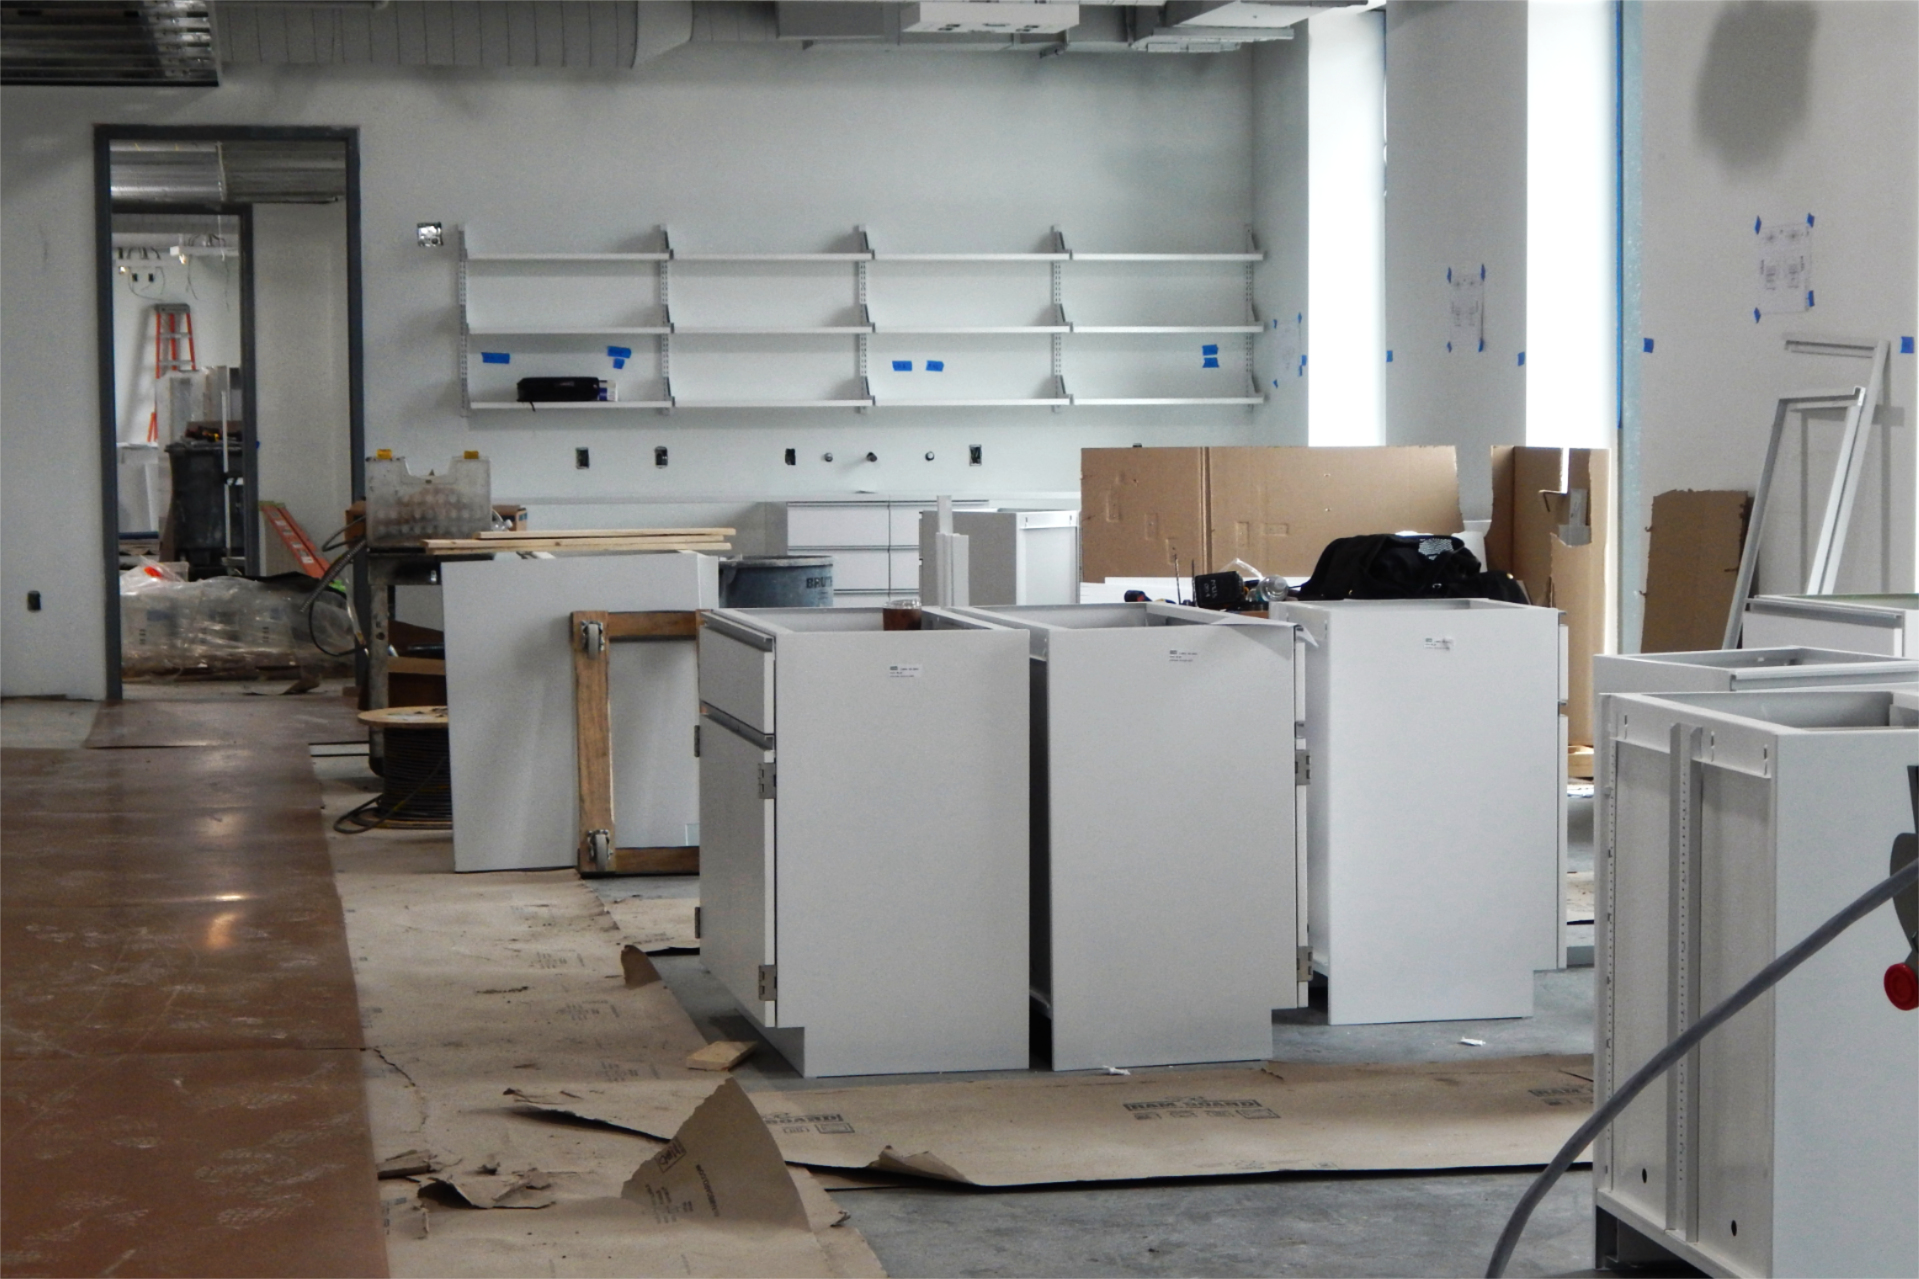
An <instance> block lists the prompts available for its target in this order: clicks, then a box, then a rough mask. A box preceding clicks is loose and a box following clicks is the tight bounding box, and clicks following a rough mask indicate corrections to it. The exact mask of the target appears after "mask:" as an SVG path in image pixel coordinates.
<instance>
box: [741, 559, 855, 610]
mask: <svg viewBox="0 0 1919 1279" xmlns="http://www.w3.org/2000/svg"><path fill="white" fill-rule="evenodd" d="M832 606H833V557H832V556H830V555H743V556H741V557H740V558H739V559H735V560H721V561H720V607H721V608H831V607H832Z"/></svg>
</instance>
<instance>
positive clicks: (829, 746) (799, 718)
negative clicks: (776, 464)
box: [700, 608, 1030, 1077]
mask: <svg viewBox="0 0 1919 1279" xmlns="http://www.w3.org/2000/svg"><path fill="white" fill-rule="evenodd" d="M883 619H884V610H881V609H868V608H834V609H806V608H798V609H719V610H716V611H714V612H712V613H709V614H708V615H707V619H706V625H705V626H704V627H702V628H701V632H700V698H701V700H702V702H704V703H705V710H704V714H705V720H704V723H703V724H702V726H701V730H700V811H701V824H700V830H701V848H700V881H701V884H700V892H701V932H702V949H703V954H704V958H705V962H706V966H707V967H708V969H710V970H711V971H712V973H713V975H714V976H715V977H717V978H719V980H720V982H721V983H722V984H723V985H724V986H725V987H726V988H727V990H728V992H729V993H731V995H732V996H733V998H734V999H735V1000H737V1001H738V1002H739V1005H740V1007H741V1008H742V1009H744V1010H745V1012H746V1014H747V1015H748V1016H749V1017H750V1018H752V1020H753V1021H754V1023H755V1024H756V1025H758V1026H759V1027H760V1028H761V1029H762V1030H764V1031H765V1033H766V1036H767V1038H768V1039H769V1040H770V1041H771V1042H772V1043H773V1044H774V1045H775V1046H776V1047H777V1048H778V1049H779V1050H780V1052H781V1053H783V1054H784V1055H785V1056H786V1057H787V1058H788V1060H790V1061H791V1062H792V1063H793V1064H794V1066H795V1067H796V1068H797V1069H799V1071H800V1072H801V1073H802V1074H805V1075H807V1076H809V1077H813V1076H820V1075H856V1074H877V1073H892V1072H907V1071H945V1070H1010V1069H1023V1068H1024V1067H1025V1066H1026V1065H1027V1063H1028V1061H1029V1059H1030V1053H1029V1032H1028V1025H1027V922H1026V921H1027V786H1028V780H1027V674H1026V662H1027V658H1026V636H1025V634H1024V633H1022V632H1019V631H1012V630H1003V629H991V630H947V631H927V630H915V631H892V630H885V629H883V626H884V620H883Z"/></svg>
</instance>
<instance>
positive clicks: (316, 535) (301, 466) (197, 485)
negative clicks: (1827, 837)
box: [94, 125, 365, 698]
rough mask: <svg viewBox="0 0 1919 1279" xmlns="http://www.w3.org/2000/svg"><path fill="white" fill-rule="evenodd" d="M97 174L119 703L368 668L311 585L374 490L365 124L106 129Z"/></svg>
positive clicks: (103, 406) (97, 136) (113, 647)
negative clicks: (364, 283) (143, 693)
mask: <svg viewBox="0 0 1919 1279" xmlns="http://www.w3.org/2000/svg"><path fill="white" fill-rule="evenodd" d="M94 172H95V187H96V192H95V239H96V246H97V251H96V257H97V269H98V288H99V330H98V332H99V351H100V357H99V360H100V362H99V395H100V441H101V464H102V476H103V484H102V498H103V500H102V511H101V519H102V532H103V534H104V537H103V543H104V546H105V556H104V563H103V569H104V573H105V591H104V597H105V599H104V603H105V610H106V619H105V620H106V634H107V655H106V662H107V670H106V684H107V695H108V696H109V697H110V698H119V697H121V696H122V695H123V693H124V681H125V680H127V679H130V678H147V677H156V676H160V677H182V676H185V677H222V676H224V677H228V678H234V677H241V678H250V679H253V678H259V677H261V676H262V675H271V674H274V673H276V672H279V671H282V670H291V671H297V672H298V673H299V675H300V677H301V678H302V679H306V678H308V677H310V676H311V674H312V673H313V672H314V671H315V670H316V669H319V668H321V667H325V666H326V665H328V664H329V663H332V664H334V665H337V664H338V663H339V662H341V661H350V655H351V650H352V645H351V642H350V640H351V629H350V627H348V626H346V624H345V623H344V622H343V621H341V620H339V619H343V618H344V617H345V616H346V613H345V608H344V601H343V600H336V599H334V598H333V597H332V596H327V597H326V598H325V600H324V601H323V602H324V604H325V605H327V606H328V607H326V608H323V609H319V610H316V609H315V608H314V607H313V601H311V600H309V599H308V598H307V596H308V595H310V594H311V591H310V590H308V589H306V588H310V587H311V586H312V584H313V578H312V577H311V576H310V574H312V573H313V571H314V570H313V559H314V555H313V554H312V551H313V550H315V549H317V548H319V547H321V546H323V545H324V543H325V542H326V540H327V538H328V535H329V534H331V533H333V532H334V531H335V530H336V529H337V528H338V527H339V526H340V524H341V522H342V518H343V516H342V512H343V511H344V510H345V508H346V507H347V505H348V504H350V503H351V502H353V501H355V500H357V499H359V498H360V497H362V496H363V495H364V489H365V482H364V476H365V465H364V461H363V457H364V453H365V448H364V441H365V404H364V398H365V397H364V384H365V377H364V348H363V342H362V337H361V332H362V331H361V273H360V190H359V152H358V131H357V130H354V129H331V128H253V127H232V128H225V127H217V126H216V127H177V128H176V127H167V126H134V125H100V126H97V127H96V129H95V131H94ZM303 541H304V543H305V545H304V547H303ZM336 615H337V617H336ZM329 637H331V638H329ZM342 639H344V640H345V641H346V642H344V643H343V642H342Z"/></svg>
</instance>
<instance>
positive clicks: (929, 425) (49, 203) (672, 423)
mask: <svg viewBox="0 0 1919 1279" xmlns="http://www.w3.org/2000/svg"><path fill="white" fill-rule="evenodd" d="M1250 74H1251V58H1250V57H1248V56H1238V55H1236V56H1225V57H1143V56H1142V57H1121V56H1110V57H1093V56H1068V57H1061V58H1047V59H1044V60H1041V59H1037V58H1023V57H1022V58H1014V57H943V56H911V55H901V54H887V53H873V54H866V53H851V52H834V53H831V54H818V53H816V54H808V53H805V52H802V51H801V50H798V49H794V48H790V47H763V46H754V47H745V46H731V47H721V46H697V45H695V46H687V47H684V48H681V49H678V50H675V51H674V52H672V53H670V54H667V55H665V56H663V57H661V58H659V59H657V60H655V61H653V62H650V63H647V64H645V65H644V66H642V67H640V68H639V69H637V70H635V71H632V72H620V73H608V74H582V73H579V72H551V71H535V70H527V71H469V70H466V69H453V68H436V69H434V70H433V71H432V72H431V73H430V74H426V73H421V72H418V71H412V70H405V69H397V68H390V69H379V68H344V67H329V68H323V69H321V68H303V67H240V66H232V67H228V68H226V69H225V71H224V73H223V75H224V81H225V82H224V84H223V86H222V87H221V88H220V89H218V90H216V91H212V92H206V91H198V90H172V89H142V90H108V89H74V90H51V89H9V90H6V91H5V93H4V95H0V161H3V162H4V170H3V171H0V173H3V176H4V182H0V257H3V258H4V270H5V277H4V279H5V291H6V294H7V297H8V299H9V302H10V305H8V306H7V307H6V308H5V311H4V314H3V315H0V351H3V353H4V358H5V362H6V368H7V374H8V376H7V377H6V379H5V389H4V398H3V399H0V409H3V410H4V415H5V419H6V429H5V431H4V432H3V433H0V448H4V480H3V482H4V501H3V502H0V509H3V510H4V515H0V521H4V523H3V525H0V527H4V532H5V537H4V543H0V557H3V558H0V567H3V574H4V579H5V586H4V593H3V595H0V598H3V599H4V607H0V640H3V642H4V649H3V650H0V687H4V689H5V691H6V692H8V693H61V692H66V693H73V694H77V695H97V694H98V693H99V692H100V691H101V688H102V683H101V674H100V663H101V657H100V654H101V642H102V641H101V629H100V609H99V592H100V587H99V585H98V580H97V579H98V574H99V569H98V567H97V565H98V564H99V543H98V538H99V534H98V532H97V528H96V526H97V524H98V500H99V499H98V483H99V480H98V476H97V474H96V471H97V462H96V461H95V457H96V452H97V447H98V446H97V441H96V427H95V421H96V417H95V414H96V408H95V403H94V399H95V395H94V390H93V387H94V354H93V346H94V341H93V311H94V302H93V275H92V261H91V259H92V241H91V235H92V231H91V217H92V154H91V147H90V126H91V125H92V123H94V122H96V121H121V122H141V123H153V124H165V123H180V124H187V123H235V124H239V123H244V124H252V125H263V124H325V125H336V126H357V127H358V128H359V129H360V130H361V155H362V183H363V190H364V193H365V209H364V225H363V235H364V248H365V279H366V306H365V319H366V351H367V434H368V439H367V444H368V447H369V448H370V449H371V448H379V447H389V448H393V449H394V450H395V451H396V452H398V453H402V454H405V455H407V456H408V457H409V459H411V460H412V461H413V462H414V463H415V464H416V465H418V466H422V467H424V466H429V465H441V464H443V463H444V461H445V460H446V459H448V458H450V457H451V456H453V455H454V454H456V453H458V452H460V451H461V450H463V449H467V448H478V449H480V450H481V451H483V452H484V453H485V454H486V455H487V456H488V457H489V458H490V459H492V461H493V474H494V485H495V493H496V496H497V497H498V498H500V499H501V500H508V499H518V500H525V501H528V502H529V505H532V506H534V507H536V508H537V509H538V510H539V511H540V512H541V514H542V516H543V517H547V518H546V521H545V522H547V523H548V524H549V526H557V525H558V524H560V522H561V520H562V518H564V516H565V515H573V516H577V517H579V519H580V520H581V521H584V522H590V523H594V524H605V523H612V522H634V521H639V520H643V519H646V518H648V512H647V507H646V506H645V505H644V504H646V503H655V502H668V503H685V502H693V503H696V504H699V505H701V506H704V507H707V508H715V509H731V510H735V511H747V510H749V509H750V504H751V503H753V502H755V501H759V500H763V499H782V500H783V499H785V498H789V497H800V496H810V497H818V496H829V495H835V494H852V493H856V492H860V491H863V490H868V489H871V490H877V491H894V492H913V493H931V492H935V491H950V492H953V493H956V494H960V495H980V496H994V497H1014V498H1017V497H1020V496H1021V495H1022V494H1032V493H1058V492H1061V491H1069V492H1070V491H1072V490H1076V489H1077V487H1078V473H1079V450H1080V448H1081V447H1082V446H1101V445H1126V444H1134V443H1143V444H1149V445H1152V444H1236V443H1249V442H1252V439H1253V435H1254V427H1253V416H1252V414H1250V413H1249V412H1247V411H1245V410H1241V409H1206V408H1197V409H1178V408H1171V409H1158V408H1114V409H1092V408H1087V409H1076V410H1073V411H1070V412H1066V413H1061V414H1053V413H1049V412H1047V411H1045V410H1031V409H1007V410H979V411H973V410H932V409H923V410H895V411H882V412H876V413H873V414H870V415H864V416H861V415H856V414H854V413H853V412H851V411H819V410H811V411H787V412H780V413H771V412H760V413H752V412H718V411H716V412H708V413H702V414H700V415H699V416H693V415H690V414H681V415H678V416H675V417H672V418H662V417H658V416H654V415H651V414H644V413H642V414H636V415H634V416H632V417H631V418H628V417H627V416H626V415H623V414H622V415H618V416H617V418H615V417H596V418H595V419H594V421H593V422H592V423H590V424H589V423H582V422H580V421H579V420H578V419H561V420H557V421H550V420H541V421H538V422H531V423H529V422H528V421H527V420H526V419H524V418H517V417H508V418H505V419H504V420H481V419H477V418H476V419H474V420H472V421H468V420H466V419H463V418H462V417H460V415H459V412H458V407H457V406H458V392H457V387H456V384H455V359H454V352H455V343H456V336H457V332H458V324H459V316H458V311H457V308H456V305H455V298H456V259H455V254H454V251H453V250H451V249H443V250H439V251H432V250H425V249H421V248H418V247H416V246H415V244H414V225H415V224H416V223H418V222H423V221H442V222H446V223H448V224H459V223H464V224H467V225H469V226H471V227H473V228H475V229H476V231H483V233H484V235H485V237H486V239H487V240H488V241H489V242H490V243H492V244H494V245H496V246H507V245H515V246H524V247H526V248H529V249H544V250H549V251H553V250H558V251H565V250H581V251H591V250H606V249H610V248H613V247H616V246H618V245H620V244H621V243H623V242H627V241H630V239H631V238H632V237H634V236H636V235H639V234H643V233H646V232H648V231H650V230H651V229H652V228H653V227H654V226H656V225H658V224H661V223H665V224H668V225H670V226H671V227H672V228H673V229H674V231H675V233H676V235H677V236H678V238H679V239H680V241H681V242H682V243H684V244H687V245H688V246H689V247H690V246H691V245H693V244H704V245H710V246H723V247H729V248H741V249H755V248H761V249H774V248H815V247H820V246H823V245H825V244H827V243H829V242H831V241H832V240H834V239H835V238H837V237H840V236H843V235H844V234H845V233H846V232H848V231H849V230H850V229H851V228H852V227H853V226H854V225H855V224H856V223H867V224H870V225H871V226H872V227H873V228H874V230H875V233H876V234H878V235H882V236H884V237H885V239H886V241H887V242H888V243H890V244H893V245H895V246H898V247H902V248H904V247H910V246H924V247H945V246H953V247H977V248H993V247H1011V248H1025V247H1028V246H1030V245H1032V244H1033V243H1035V241H1036V240H1037V239H1038V238H1039V237H1040V236H1043V235H1044V234H1045V232H1046V229H1047V228H1048V227H1049V226H1052V225H1054V224H1058V225H1061V226H1063V227H1064V228H1065V229H1066V230H1067V232H1068V234H1069V235H1070V236H1071V239H1072V242H1073V244H1074V245H1075V246H1077V247H1082V248H1087V249H1094V248H1104V247H1113V248H1152V247H1159V246H1163V245H1168V244H1171V245H1176V246H1179V247H1193V248H1199V247H1212V246H1235V247H1236V246H1237V245H1239V244H1240V243H1241V241H1242V238H1243V236H1244V227H1245V225H1246V223H1247V222H1248V221H1249V217H1250V211H1251V209H1252V204H1253V200H1252V194H1251V176H1250V165H1249V164H1248V157H1249V155H1250V154H1251V150H1252V142H1251V118H1250V114H1251V113H1250V102H1251V80H1250ZM15 298H32V299H34V305H33V306H32V307H26V306H22V305H19V304H18V303H14V302H13V301H12V300H13V299H15ZM550 416H553V417H557V415H550ZM656 444H666V445H668V446H669V447H670V448H671V465H670V466H669V467H668V468H666V469H665V470H660V469H657V468H655V467H654V466H653V465H652V450H653V447H654V446H655V445H656ZM969 444H980V445H983V446H984V449H985V463H984V465H982V466H980V467H977V468H975V467H969V466H968V465H967V461H966V446H967V445H969ZM577 445H587V446H590V447H591V448H592V450H593V467H592V469H591V470H590V471H576V470H575V469H574V467H573V449H574V447H575V446H577ZM789 447H792V448H796V449H798V451H799V456H800V458H801V459H802V460H803V462H802V465H800V466H796V467H792V468H788V467H786V466H785V465H784V464H783V462H782V454H783V452H784V450H785V449H786V448H789ZM869 449H870V450H871V451H874V452H876V453H878V454H879V455H880V457H881V461H880V462H879V463H877V464H865V463H858V464H856V463H854V462H852V461H850V460H849V459H851V458H853V457H857V456H860V455H863V454H864V453H865V452H867V451H868V450H869ZM828 451H831V452H833V453H834V455H835V456H836V457H837V458H839V459H841V460H840V461H839V462H837V463H835V464H833V465H827V464H825V463H823V462H820V461H818V460H817V459H818V458H819V457H820V455H821V454H823V453H825V452H828ZM928 451H931V452H933V453H934V455H935V461H933V462H927V461H924V460H923V455H924V454H925V453H926V452H928ZM588 502H591V503H595V505H585V504H584V503H588ZM667 509H672V508H667ZM616 517H617V518H616ZM566 522H567V523H574V521H573V520H571V519H568V520H566ZM576 526H582V525H576ZM329 527H330V526H329ZM28 589H40V590H42V591H43V592H45V594H46V611H44V612H41V613H38V614H31V615H29V614H27V613H26V612H25V611H24V603H23V598H24V593H25V591H26V590H28Z"/></svg>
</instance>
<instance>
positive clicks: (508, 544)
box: [421, 537, 733, 555]
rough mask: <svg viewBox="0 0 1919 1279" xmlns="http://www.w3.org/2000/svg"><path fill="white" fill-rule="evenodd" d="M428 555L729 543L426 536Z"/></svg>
mask: <svg viewBox="0 0 1919 1279" xmlns="http://www.w3.org/2000/svg"><path fill="white" fill-rule="evenodd" d="M421 547H422V549H424V550H425V552H426V553H427V554H429V555H471V554H476V553H477V554H495V553H498V552H501V551H508V552H511V551H730V550H732V549H733V546H732V543H730V542H713V541H706V540H696V539H687V540H684V541H675V540H670V539H667V538H650V537H577V538H562V537H550V538H541V539H538V540H535V539H532V538H520V539H514V540H507V541H497V540H493V539H488V540H486V541H481V540H480V539H479V538H428V539H427V540H426V541H425V542H422V543H421Z"/></svg>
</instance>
